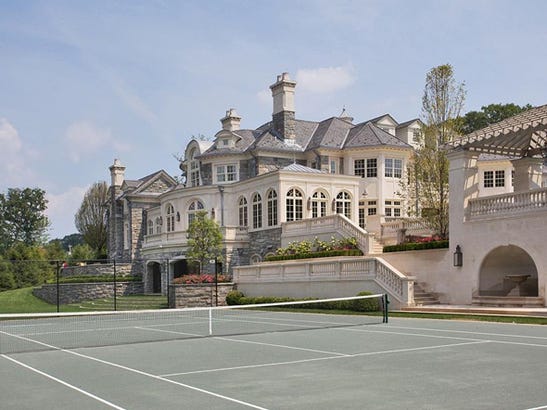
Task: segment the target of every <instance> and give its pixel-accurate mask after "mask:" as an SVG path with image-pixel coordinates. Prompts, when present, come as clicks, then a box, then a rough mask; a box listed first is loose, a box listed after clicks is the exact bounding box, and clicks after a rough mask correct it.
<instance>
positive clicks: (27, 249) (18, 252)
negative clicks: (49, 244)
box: [5, 242, 55, 288]
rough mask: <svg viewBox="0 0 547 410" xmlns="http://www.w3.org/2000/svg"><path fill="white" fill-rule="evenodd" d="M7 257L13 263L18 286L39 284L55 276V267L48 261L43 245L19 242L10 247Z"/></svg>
mask: <svg viewBox="0 0 547 410" xmlns="http://www.w3.org/2000/svg"><path fill="white" fill-rule="evenodd" d="M5 259H7V260H8V261H9V263H10V264H11V272H12V273H13V278H14V280H15V287H17V288H22V287H26V286H34V285H39V284H41V283H44V282H46V281H47V280H48V279H52V278H53V277H54V274H55V267H54V265H52V264H50V263H49V262H48V261H47V252H46V250H45V249H44V248H43V247H39V246H29V245H26V244H25V243H23V242H18V243H17V244H15V245H14V246H12V247H11V248H9V249H8V251H7V252H6V255H5Z"/></svg>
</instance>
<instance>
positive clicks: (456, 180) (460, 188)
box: [448, 151, 479, 247]
mask: <svg viewBox="0 0 547 410" xmlns="http://www.w3.org/2000/svg"><path fill="white" fill-rule="evenodd" d="M477 158H478V154H477V153H473V152H469V151H451V152H449V153H448V160H449V161H450V165H449V171H448V172H449V174H448V183H449V187H450V200H449V217H450V221H449V229H448V231H449V233H450V243H451V247H455V246H456V245H457V244H461V243H462V242H463V223H464V221H465V217H466V209H467V204H468V202H469V200H470V199H472V198H477V197H478V196H479V174H478V170H477Z"/></svg>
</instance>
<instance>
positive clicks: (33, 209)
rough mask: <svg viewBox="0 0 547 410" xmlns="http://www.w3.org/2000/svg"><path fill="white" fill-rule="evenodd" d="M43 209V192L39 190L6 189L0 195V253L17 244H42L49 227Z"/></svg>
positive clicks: (44, 204)
mask: <svg viewBox="0 0 547 410" xmlns="http://www.w3.org/2000/svg"><path fill="white" fill-rule="evenodd" d="M46 209H47V200H46V198H45V191H44V190H42V189H40V188H25V189H19V188H8V192H7V193H6V194H0V251H2V252H5V251H6V250H7V249H9V248H10V247H11V246H13V245H14V244H15V243H17V242H22V243H24V244H26V245H29V246H32V245H40V244H43V243H44V242H45V240H46V238H47V228H48V226H49V220H48V218H47V216H45V214H44V213H45V211H46Z"/></svg>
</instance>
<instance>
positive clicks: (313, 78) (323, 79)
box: [296, 66, 355, 93]
mask: <svg viewBox="0 0 547 410" xmlns="http://www.w3.org/2000/svg"><path fill="white" fill-rule="evenodd" d="M296 82H297V83H298V85H297V87H298V88H299V89H301V90H304V91H308V92H313V93H330V92H333V91H337V90H341V89H343V88H346V87H349V86H350V85H351V84H353V83H354V82H355V76H354V74H353V68H352V67H349V66H346V67H322V68H312V69H300V70H298V71H297V72H296Z"/></svg>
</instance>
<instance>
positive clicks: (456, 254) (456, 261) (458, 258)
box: [454, 245, 463, 266]
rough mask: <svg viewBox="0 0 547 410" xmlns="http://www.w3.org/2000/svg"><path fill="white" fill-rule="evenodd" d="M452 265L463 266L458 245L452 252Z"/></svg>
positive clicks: (461, 254)
mask: <svg viewBox="0 0 547 410" xmlns="http://www.w3.org/2000/svg"><path fill="white" fill-rule="evenodd" d="M454 266H463V253H462V248H461V247H460V245H456V251H455V252H454Z"/></svg>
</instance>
